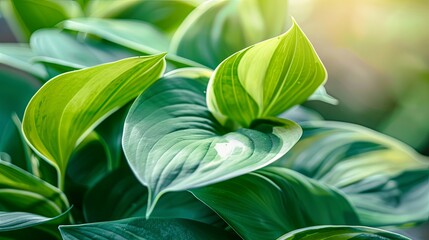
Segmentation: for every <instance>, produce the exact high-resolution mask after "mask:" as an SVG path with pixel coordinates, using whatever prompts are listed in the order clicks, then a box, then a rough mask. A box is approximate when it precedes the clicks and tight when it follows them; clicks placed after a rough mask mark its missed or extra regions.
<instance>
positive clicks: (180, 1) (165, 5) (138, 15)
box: [86, 0, 197, 33]
mask: <svg viewBox="0 0 429 240" xmlns="http://www.w3.org/2000/svg"><path fill="white" fill-rule="evenodd" d="M196 5H197V3H196V2H195V1H193V0H170V1H151V0H137V1H136V0H134V1H110V2H109V1H105V0H92V1H91V2H90V3H89V5H88V8H87V11H86V12H87V15H88V16H89V17H95V18H118V19H136V20H141V21H144V22H147V23H150V24H152V25H154V26H156V27H158V28H159V29H161V30H163V31H165V32H167V33H173V32H174V31H175V30H176V29H177V27H178V26H179V24H180V23H181V22H182V21H183V20H184V19H185V17H186V16H187V15H188V14H189V13H190V12H191V11H192V10H193V9H194V8H195V6H196Z"/></svg>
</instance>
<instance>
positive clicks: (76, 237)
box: [60, 218, 234, 240]
mask: <svg viewBox="0 0 429 240" xmlns="http://www.w3.org/2000/svg"><path fill="white" fill-rule="evenodd" d="M60 232H61V235H62V237H63V239H64V240H93V239H105V240H114V239H115V240H122V239H123V240H125V239H135V240H140V239H141V240H159V239H176V240H200V239H207V240H211V239H213V240H215V239H216V240H217V239H225V240H228V239H234V237H233V235H231V234H230V233H228V232H226V231H225V230H222V229H219V228H215V227H212V226H210V225H206V224H203V223H199V222H194V221H190V220H185V219H150V220H145V219H144V218H128V219H123V220H119V221H112V222H100V223H90V224H82V225H70V226H60Z"/></svg>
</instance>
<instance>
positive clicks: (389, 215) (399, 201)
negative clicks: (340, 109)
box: [276, 122, 429, 226]
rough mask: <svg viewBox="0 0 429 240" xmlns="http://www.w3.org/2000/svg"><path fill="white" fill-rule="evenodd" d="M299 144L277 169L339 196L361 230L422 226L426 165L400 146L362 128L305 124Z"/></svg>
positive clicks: (428, 187) (428, 179)
mask: <svg viewBox="0 0 429 240" xmlns="http://www.w3.org/2000/svg"><path fill="white" fill-rule="evenodd" d="M301 125H302V126H303V128H304V135H303V139H301V140H300V141H299V143H298V144H297V145H296V146H295V147H294V148H293V149H292V150H291V151H290V152H289V153H288V154H287V155H286V157H285V158H284V159H282V160H280V161H278V162H277V163H276V164H280V165H282V166H286V167H289V168H292V169H294V170H296V171H298V172H301V173H302V174H304V175H306V176H308V177H311V178H314V179H317V180H318V181H320V182H323V183H325V184H328V185H331V186H333V187H335V188H337V189H339V190H340V191H342V192H343V193H344V194H345V195H346V197H347V199H349V200H350V202H351V203H352V204H353V205H354V207H355V208H356V211H357V213H358V215H359V218H360V220H361V222H362V224H364V225H370V226H385V225H398V224H404V223H409V222H419V221H425V220H427V219H428V216H429V205H428V204H427V203H428V202H429V194H428V192H429V161H427V159H425V158H424V157H423V156H421V155H419V154H418V153H416V152H415V151H414V150H412V149H411V148H409V147H408V146H406V145H405V144H403V143H400V142H398V141H397V140H394V139H392V138H390V137H388V136H385V135H382V134H380V133H377V132H374V131H372V130H369V129H366V128H364V127H361V126H357V125H353V124H347V123H338V122H308V123H302V124H301Z"/></svg>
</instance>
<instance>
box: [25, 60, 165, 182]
mask: <svg viewBox="0 0 429 240" xmlns="http://www.w3.org/2000/svg"><path fill="white" fill-rule="evenodd" d="M164 68H165V62H164V54H161V55H156V56H147V57H137V58H129V59H124V60H121V61H117V62H113V63H108V64H103V65H99V66H95V67H91V68H86V69H83V70H78V71H74V72H69V73H66V74H62V75H59V76H57V77H55V78H53V79H52V80H50V81H49V82H47V83H46V84H45V85H44V86H43V87H42V88H41V89H40V90H39V91H38V92H37V93H36V95H35V96H34V97H33V98H32V99H31V101H30V103H29V104H28V106H27V109H26V111H25V114H24V120H23V132H24V135H25V137H26V139H27V142H28V143H29V145H30V146H31V147H32V148H33V149H34V150H35V151H36V152H37V153H38V154H39V155H40V156H42V157H43V158H44V159H45V160H47V161H48V162H50V163H51V164H52V165H53V166H56V167H57V168H58V170H59V172H60V174H61V176H62V178H63V177H64V174H65V169H66V167H67V163H68V161H69V158H70V156H71V154H72V152H73V150H74V148H75V146H77V145H78V144H79V143H80V142H81V141H82V140H83V139H84V137H85V136H86V135H87V134H88V133H89V132H90V131H91V130H92V129H93V128H94V127H95V126H96V125H98V123H99V122H100V121H101V120H103V119H105V118H106V117H107V116H109V115H110V114H111V113H113V112H114V111H116V110H117V109H119V108H120V107H122V106H124V105H125V104H126V103H127V102H129V101H130V100H132V99H134V98H135V97H136V96H137V95H138V94H140V93H141V92H142V91H144V90H145V89H147V88H148V87H149V86H150V85H151V84H152V83H153V82H155V81H156V80H157V79H158V78H159V77H160V76H161V74H162V73H163V71H164ZM59 183H60V188H62V181H61V182H59Z"/></svg>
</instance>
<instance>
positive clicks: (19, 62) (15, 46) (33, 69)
mask: <svg viewBox="0 0 429 240" xmlns="http://www.w3.org/2000/svg"><path fill="white" fill-rule="evenodd" d="M34 56H35V54H34V53H33V52H32V51H31V49H30V47H29V46H28V45H27V44H20V43H1V44H0V63H2V64H5V65H8V66H11V67H13V68H16V69H19V70H21V71H24V72H27V73H29V74H31V75H33V76H35V77H37V78H40V79H44V78H46V75H47V73H46V70H45V69H44V68H43V66H42V65H40V64H35V63H33V62H32V58H33V57H34Z"/></svg>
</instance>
